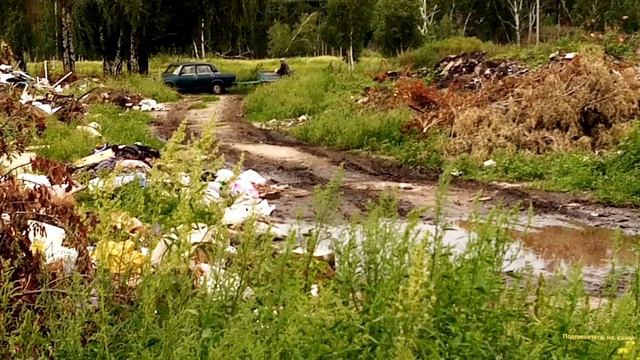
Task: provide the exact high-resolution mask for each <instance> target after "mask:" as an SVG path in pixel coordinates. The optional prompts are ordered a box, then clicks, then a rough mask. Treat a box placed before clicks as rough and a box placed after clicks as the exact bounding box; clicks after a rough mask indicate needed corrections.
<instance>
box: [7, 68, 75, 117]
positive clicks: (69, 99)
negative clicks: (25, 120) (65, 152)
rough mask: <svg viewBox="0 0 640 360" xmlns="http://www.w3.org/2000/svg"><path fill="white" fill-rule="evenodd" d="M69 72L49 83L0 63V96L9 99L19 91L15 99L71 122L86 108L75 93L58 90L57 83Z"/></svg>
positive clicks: (44, 113) (44, 114)
mask: <svg viewBox="0 0 640 360" xmlns="http://www.w3.org/2000/svg"><path fill="white" fill-rule="evenodd" d="M70 75H71V73H69V74H67V76H65V77H63V78H62V79H60V81H58V82H57V83H56V84H54V85H50V84H49V81H48V80H47V79H41V78H34V77H32V76H31V75H29V74H27V73H25V72H23V71H18V70H14V69H13V68H12V67H11V66H9V65H0V96H2V98H3V99H5V101H7V103H8V101H9V100H10V99H11V98H15V97H16V96H17V95H16V94H18V93H19V94H20V95H19V99H17V101H19V102H20V103H21V104H22V105H26V106H29V107H32V108H35V109H37V110H39V111H40V112H41V113H42V114H43V116H46V115H53V114H55V115H56V116H57V117H58V119H60V120H61V121H63V122H71V121H73V120H77V119H79V118H80V117H82V115H83V114H84V113H85V111H86V109H85V107H84V105H83V104H82V103H80V102H79V101H78V100H77V99H76V98H75V97H74V96H66V95H62V94H61V93H62V91H63V90H62V87H61V86H60V84H61V83H62V81H64V80H66V79H67V78H68V77H69V76H70ZM7 103H5V105H6V104H7ZM13 107H15V105H13ZM5 109H6V108H5ZM5 112H6V111H5Z"/></svg>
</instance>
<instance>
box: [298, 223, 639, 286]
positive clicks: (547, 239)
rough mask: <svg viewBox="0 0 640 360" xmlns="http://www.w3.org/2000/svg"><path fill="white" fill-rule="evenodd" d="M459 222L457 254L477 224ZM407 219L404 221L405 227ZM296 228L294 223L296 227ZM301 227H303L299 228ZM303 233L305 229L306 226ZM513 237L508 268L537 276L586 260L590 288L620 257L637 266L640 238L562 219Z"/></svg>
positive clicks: (424, 227) (421, 232)
mask: <svg viewBox="0 0 640 360" xmlns="http://www.w3.org/2000/svg"><path fill="white" fill-rule="evenodd" d="M456 225H457V226H455V227H453V228H450V229H447V230H446V231H445V232H444V235H443V240H442V243H443V245H445V246H447V247H449V248H450V249H451V252H452V253H453V254H454V255H460V254H462V253H463V252H464V251H465V249H466V248H467V246H468V244H469V241H470V239H471V238H472V237H473V236H475V235H474V234H473V231H472V228H473V227H472V226H471V225H470V224H469V223H467V222H458V223H456ZM406 226H407V224H400V226H399V230H400V231H402V230H403V228H404V227H406ZM293 227H295V226H293ZM299 230H302V228H299ZM348 231H349V230H348V229H347V228H345V227H335V228H331V229H330V230H329V231H328V234H327V237H326V238H324V239H323V240H322V241H321V243H320V246H321V247H322V248H328V247H331V243H332V242H335V241H336V240H338V241H344V240H346V239H348V235H347V234H348ZM415 231H416V233H417V236H416V238H417V239H421V238H424V236H425V235H428V234H433V233H435V231H436V227H435V226H434V225H431V224H427V223H422V224H419V225H418V226H417V228H416V229H415ZM299 233H302V234H304V233H305V231H304V230H302V231H300V232H299ZM511 235H512V238H513V239H514V242H513V243H512V244H511V245H510V246H509V248H508V250H507V259H509V260H508V261H506V262H505V264H504V267H503V271H505V272H511V271H518V270H523V269H529V270H531V272H532V274H533V275H535V276H538V275H544V276H552V275H553V274H562V275H568V274H569V273H570V271H571V270H572V268H573V267H574V266H575V265H577V264H581V269H582V274H583V281H584V283H585V288H586V290H587V291H588V292H590V293H599V292H601V291H602V289H603V285H604V284H605V280H606V277H607V275H608V274H609V272H610V270H611V267H612V260H613V259H615V261H616V263H617V265H616V267H617V269H628V270H633V266H634V264H635V263H636V261H637V260H636V256H635V254H634V246H636V244H640V237H638V236H636V237H633V236H627V235H621V234H617V233H616V232H615V231H613V230H608V229H600V228H593V227H586V226H580V225H578V224H562V225H552V226H540V227H529V228H527V229H525V228H523V227H516V229H515V230H512V231H511Z"/></svg>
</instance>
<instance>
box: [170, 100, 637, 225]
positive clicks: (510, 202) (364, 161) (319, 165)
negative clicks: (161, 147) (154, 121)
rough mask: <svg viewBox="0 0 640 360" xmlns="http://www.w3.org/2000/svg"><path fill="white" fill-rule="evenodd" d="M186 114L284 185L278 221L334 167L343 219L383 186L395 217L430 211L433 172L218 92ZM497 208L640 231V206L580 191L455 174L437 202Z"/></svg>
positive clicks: (308, 212)
mask: <svg viewBox="0 0 640 360" xmlns="http://www.w3.org/2000/svg"><path fill="white" fill-rule="evenodd" d="M197 100H198V98H197V97H188V98H186V99H185V100H184V101H183V102H182V103H180V104H177V105H175V106H177V107H182V108H184V109H186V108H188V105H189V104H192V103H193V102H195V101H197ZM185 112H186V115H185V116H186V119H187V120H188V122H189V129H190V130H191V131H192V132H193V135H195V136H197V135H198V134H199V133H201V132H202V130H203V129H204V128H206V127H210V126H215V127H216V133H217V138H218V141H219V146H220V150H221V152H222V154H223V155H224V156H225V159H226V160H227V161H229V162H230V163H235V162H237V161H238V160H239V159H240V157H241V154H244V167H245V168H252V169H254V170H256V171H258V172H259V173H261V174H263V175H264V176H266V177H268V178H269V179H270V180H272V181H273V182H276V183H281V184H287V185H289V188H288V189H286V190H284V191H283V192H282V197H281V198H280V199H277V200H274V201H273V202H274V203H275V204H276V206H277V209H278V210H277V211H276V212H275V213H274V216H275V217H276V218H280V219H281V220H291V219H296V218H302V219H307V220H308V219H312V218H313V212H312V206H311V205H312V195H313V189H314V188H315V187H316V186H318V185H324V184H326V183H328V182H329V181H330V180H331V179H332V178H333V177H334V176H335V174H336V173H337V172H338V171H339V169H340V167H342V168H343V169H344V185H343V206H342V208H341V212H342V215H343V216H344V217H345V218H348V217H349V216H351V215H353V214H355V213H359V212H362V211H364V210H366V208H367V205H368V204H369V203H370V202H371V201H374V200H376V199H377V198H378V197H379V196H380V195H381V194H382V193H383V192H384V191H385V190H392V191H393V192H394V194H395V195H396V197H397V199H398V213H399V214H400V215H401V216H404V215H406V214H407V213H408V212H410V211H411V210H412V209H414V208H427V209H433V207H434V206H435V204H436V199H437V189H438V178H439V174H437V173H434V172H426V173H425V172H420V171H417V170H415V169H411V168H409V167H406V166H402V165H400V164H398V163H396V162H393V161H389V160H386V159H381V158H377V157H373V156H370V155H365V154H360V153H354V152H344V151H334V150H328V149H325V148H322V147H317V146H310V145H307V144H304V143H301V142H300V141H298V140H296V139H293V138H291V137H289V136H287V135H284V134H281V133H278V132H275V131H270V130H265V129H261V128H259V127H256V126H254V125H252V124H251V123H249V122H248V121H247V119H246V116H245V114H244V103H243V97H242V96H238V95H227V96H222V97H221V98H220V100H219V101H217V102H214V103H210V104H207V107H206V108H205V109H199V110H184V111H183V113H185ZM345 121H348V119H345ZM159 122H162V120H161V119H159ZM165 131H166V129H165ZM496 206H502V207H506V208H514V209H517V210H519V214H520V221H521V222H522V223H526V222H527V221H528V220H529V219H528V210H529V207H530V206H531V207H532V209H533V212H534V213H535V214H536V215H535V216H534V217H533V219H531V221H532V223H533V225H534V226H548V225H562V224H567V223H569V224H574V225H586V226H591V227H598V228H608V229H616V228H620V229H621V230H622V231H623V232H624V233H627V234H630V235H636V234H638V233H640V211H639V210H638V209H636V208H620V207H612V206H608V205H605V204H599V203H597V202H595V201H594V200H593V199H592V198H590V197H589V196H587V195H574V194H565V193H550V192H542V191H532V190H526V189H523V188H522V187H518V186H515V185H510V184H481V183H478V182H473V181H463V180H456V179H454V180H453V181H452V183H451V184H450V186H449V188H448V192H447V198H446V202H445V207H444V208H445V214H446V216H447V217H448V218H449V219H450V220H451V221H458V220H465V219H467V218H468V217H469V215H470V214H471V213H472V212H473V211H477V212H479V214H481V215H486V214H488V213H489V212H490V211H491V210H493V209H494V208H495V207H496ZM425 214H426V215H425V216H424V220H426V221H429V220H430V215H431V214H433V211H426V213H425Z"/></svg>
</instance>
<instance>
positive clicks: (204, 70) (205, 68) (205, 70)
mask: <svg viewBox="0 0 640 360" xmlns="http://www.w3.org/2000/svg"><path fill="white" fill-rule="evenodd" d="M212 73H213V69H211V66H209V65H198V74H212Z"/></svg>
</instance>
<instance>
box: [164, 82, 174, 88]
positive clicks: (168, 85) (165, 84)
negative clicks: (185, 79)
mask: <svg viewBox="0 0 640 360" xmlns="http://www.w3.org/2000/svg"><path fill="white" fill-rule="evenodd" d="M164 86H167V87H170V88H172V89H175V87H176V85H175V84H174V83H170V82H166V83H164Z"/></svg>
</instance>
